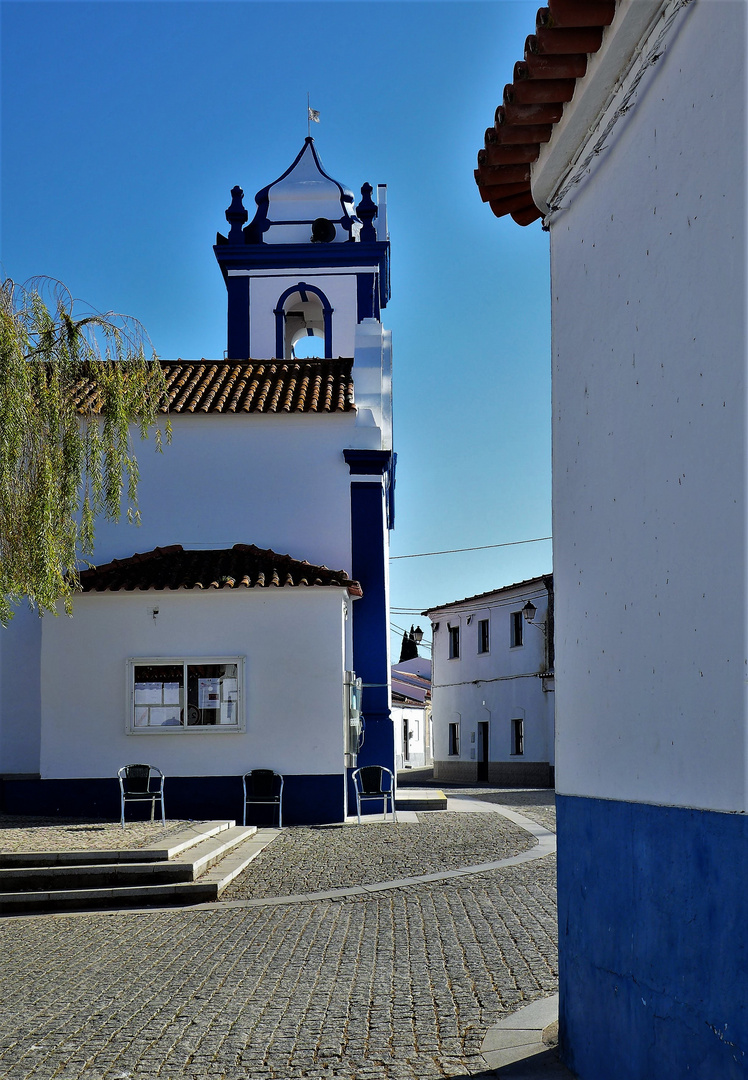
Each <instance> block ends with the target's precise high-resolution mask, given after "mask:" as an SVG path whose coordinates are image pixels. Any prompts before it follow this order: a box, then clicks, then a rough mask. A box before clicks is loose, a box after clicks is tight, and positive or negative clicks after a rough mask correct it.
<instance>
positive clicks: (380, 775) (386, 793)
mask: <svg viewBox="0 0 748 1080" xmlns="http://www.w3.org/2000/svg"><path fill="white" fill-rule="evenodd" d="M385 775H387V776H389V778H390V780H389V787H385V786H384V777H385ZM353 783H354V785H355V787H356V813H357V814H358V823H359V825H360V824H361V803H362V801H364V800H365V799H381V800H382V814H383V815H384V818H385V820H386V818H387V800H388V799H389V800H390V806H391V808H392V820H393V821H397V811H396V810H395V774H394V773H393V772H392V771H391V770H390V769H386V768H385V767H384V765H364V766H362V768H360V769H356V770H355V772H354V773H353Z"/></svg>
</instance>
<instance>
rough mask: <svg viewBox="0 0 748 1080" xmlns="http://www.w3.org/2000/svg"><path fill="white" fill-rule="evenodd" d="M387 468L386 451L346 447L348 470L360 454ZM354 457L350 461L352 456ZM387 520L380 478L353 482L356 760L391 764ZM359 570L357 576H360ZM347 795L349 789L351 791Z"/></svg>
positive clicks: (356, 464) (359, 462) (390, 766)
mask: <svg viewBox="0 0 748 1080" xmlns="http://www.w3.org/2000/svg"><path fill="white" fill-rule="evenodd" d="M364 454H365V455H368V456H369V459H370V460H371V461H372V463H373V464H381V465H383V466H384V467H385V468H386V465H387V462H386V461H384V460H383V459H382V457H381V455H382V454H384V455H386V456H387V458H389V456H390V455H389V451H382V450H379V451H377V450H373V451H371V450H370V451H354V450H346V451H345V455H346V460H347V461H348V462H349V465H351V471H352V472H354V471H355V469H356V468H359V467H363V464H364V462H363V460H362V457H361V455H364ZM351 457H352V459H353V464H352V462H351V460H350V458H351ZM385 555H386V550H385V520H384V500H383V497H382V480H381V478H380V479H377V480H372V481H358V480H355V481H352V482H351V562H352V575H353V576H355V580H356V581H360V582H361V587H362V589H363V593H364V595H363V596H362V597H361V598H360V599H358V600H357V601H356V603H355V604H354V605H353V615H352V618H353V667H354V670H355V672H356V674H357V675H358V676H360V677H361V679H363V683H364V691H363V702H362V712H363V716H364V722H365V733H364V743H363V746H362V747H361V750H360V751H359V755H358V764H359V765H385V766H386V767H387V768H388V769H392V770H394V767H395V764H394V763H395V735H394V727H393V723H392V720H391V718H390V713H389V693H388V684H389V679H390V671H389V664H388V655H387V641H388V635H389V611H388V607H387V593H386V566H385ZM359 575H360V576H359ZM349 797H350V791H349Z"/></svg>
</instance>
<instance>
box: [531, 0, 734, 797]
mask: <svg viewBox="0 0 748 1080" xmlns="http://www.w3.org/2000/svg"><path fill="white" fill-rule="evenodd" d="M717 13H718V15H719V18H715V14H717ZM671 41H672V42H673V43H674V44H673V46H672V48H668V49H667V50H666V51H665V52H664V55H663V56H662V57H661V58H660V60H659V61H658V62H657V63H656V65H655V66H654V67H653V68H652V69H651V71H650V72H649V74H648V75H646V76H645V79H644V81H643V82H642V84H641V86H640V90H639V94H638V100H637V102H636V104H635V106H634V108H633V109H632V110H631V111H630V112H628V113H627V114H626V116H625V117H623V118H622V119H621V120H620V121H619V122H618V125H617V127H616V128H615V130H614V132H613V133H612V135H611V136H610V137H609V139H608V140H607V146H606V149H605V150H604V151H603V152H602V153H601V154H600V155H599V157H598V159H597V161H596V164H595V165H594V167H593V172H592V176H591V177H590V178H588V179H587V180H585V181H583V182H582V183H581V184H580V185H579V186H578V187H577V188H576V190H575V191H574V192H573V193H572V195H571V197H570V198H569V200H568V207H567V208H566V209H565V210H563V211H562V212H560V213H559V214H558V215H557V216H556V217H555V219H554V220H553V223H552V225H551V254H552V302H553V365H554V370H553V400H554V404H553V442H554V450H553V454H554V525H553V534H554V570H555V585H556V628H557V640H556V670H557V678H556V691H557V694H556V697H557V700H556V725H557V733H558V746H557V756H558V761H557V774H556V777H557V790H558V791H559V792H561V793H563V794H570V795H588V796H599V797H609V798H616V799H626V800H632V801H643V802H651V803H660V804H673V805H686V806H696V807H700V808H712V809H717V810H746V809H748V806H747V804H746V749H747V747H746V699H745V665H746V651H745V637H746V633H745V612H746V573H745V571H746V559H745V555H746V552H745V531H746V530H745V523H746V500H745V495H746V455H745V451H746V445H745V443H746V403H745V361H746V348H745V346H746V341H745V301H746V275H745V270H746V248H745V225H746V221H745V188H744V184H745V168H744V167H745V85H744V76H743V67H744V55H743V53H744V49H745V5H743V4H740V3H722V4H714V3H708V2H703V3H702V2H697V3H694V4H693V5H691V6H689V7H687V8H685V9H684V10H683V11H682V12H681V14H680V16H679V22H678V23H677V24H676V26H675V27H674V30H673V34H672V35H671Z"/></svg>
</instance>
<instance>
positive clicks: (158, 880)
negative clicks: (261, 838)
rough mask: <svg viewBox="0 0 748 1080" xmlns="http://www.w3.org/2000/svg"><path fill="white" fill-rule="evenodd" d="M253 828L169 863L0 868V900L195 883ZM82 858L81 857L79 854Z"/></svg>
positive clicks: (226, 832) (195, 847)
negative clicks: (13, 894) (62, 891)
mask: <svg viewBox="0 0 748 1080" xmlns="http://www.w3.org/2000/svg"><path fill="white" fill-rule="evenodd" d="M256 832H257V829H256V827H255V826H247V827H238V828H237V827H236V826H233V827H229V828H228V829H223V830H221V831H220V832H218V833H216V834H215V835H212V836H207V837H205V838H204V839H203V840H197V841H196V843H195V844H190V846H189V848H187V849H185V847H184V845H183V844H180V845H179V848H178V849H179V850H181V851H182V854H181V855H177V856H176V857H175V858H171V859H161V860H159V859H156V860H151V859H148V849H142V851H143V852H144V853H143V855H142V856H141V858H140V859H139V860H137V861H135V860H133V861H132V862H114V863H101V862H98V861H95V862H92V863H88V862H86V861H85V860H83V859H79V862H78V863H77V864H76V863H62V864H59V863H58V864H56V865H54V866H12V867H7V866H6V867H0V897H1V896H2V894H3V893H8V892H19V891H23V892H48V891H50V890H55V889H96V888H112V887H115V886H120V885H122V886H127V885H141V884H142V885H157V884H163V885H168V884H171V883H173V882H175V881H195V880H197V878H199V877H200V875H201V874H202V873H204V872H205V870H207V869H208V867H210V866H212V865H213V864H214V863H215V862H217V861H218V860H219V859H221V858H222V857H223V856H224V855H225V853H226V852H227V851H229V850H230V849H231V848H232V847H234V846H235V845H236V844H238V843H240V842H241V841H243V840H246V839H248V838H249V837H250V836H254V834H255V833H256ZM81 854H84V853H81Z"/></svg>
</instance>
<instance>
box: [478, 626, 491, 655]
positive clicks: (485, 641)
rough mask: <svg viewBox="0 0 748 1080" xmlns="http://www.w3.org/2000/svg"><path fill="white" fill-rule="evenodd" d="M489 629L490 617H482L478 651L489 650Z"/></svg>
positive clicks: (479, 627)
mask: <svg viewBox="0 0 748 1080" xmlns="http://www.w3.org/2000/svg"><path fill="white" fill-rule="evenodd" d="M489 641H490V638H489V631H488V619H481V620H480V621H479V622H478V652H479V653H485V652H488V646H489Z"/></svg>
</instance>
